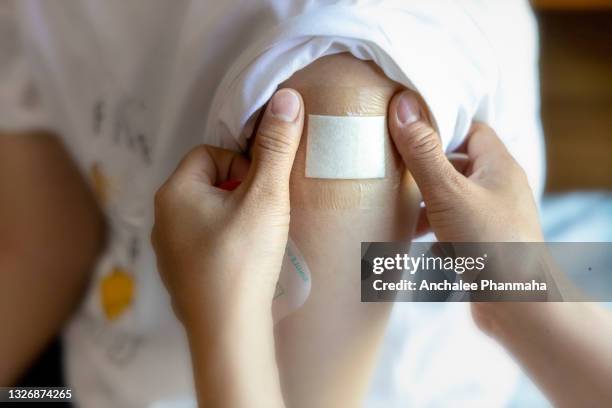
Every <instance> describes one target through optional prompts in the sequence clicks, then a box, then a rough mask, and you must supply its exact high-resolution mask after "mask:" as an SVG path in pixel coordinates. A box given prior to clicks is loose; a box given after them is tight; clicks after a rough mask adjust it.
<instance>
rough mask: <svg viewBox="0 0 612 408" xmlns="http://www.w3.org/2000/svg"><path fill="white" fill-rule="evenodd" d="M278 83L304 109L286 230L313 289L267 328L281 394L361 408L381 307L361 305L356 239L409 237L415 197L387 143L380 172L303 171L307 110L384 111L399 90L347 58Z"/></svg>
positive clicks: (382, 318)
mask: <svg viewBox="0 0 612 408" xmlns="http://www.w3.org/2000/svg"><path fill="white" fill-rule="evenodd" d="M284 86H288V87H291V88H293V89H296V90H297V91H298V92H300V93H301V94H302V97H303V99H304V106H305V113H306V117H305V125H304V133H303V135H302V139H301V142H300V147H299V149H298V151H297V156H296V159H295V163H294V166H293V172H292V176H291V228H290V232H289V235H290V237H291V239H292V240H293V241H294V242H295V243H296V245H297V247H298V248H299V250H300V252H301V253H302V254H303V255H304V258H305V260H306V263H307V264H308V266H309V269H310V272H311V274H312V286H311V292H310V295H309V297H308V299H307V300H306V303H305V304H304V305H303V306H302V307H301V308H300V309H298V310H297V311H295V312H294V313H293V314H291V315H289V316H287V317H286V318H285V319H283V320H281V321H280V322H278V323H277V325H276V327H275V329H276V346H277V356H278V361H279V370H280V376H281V383H282V386H283V393H284V396H285V401H286V402H287V405H288V406H290V407H313V406H316V407H337V406H343V407H352V406H361V405H362V403H363V398H364V396H365V393H366V391H367V389H368V386H369V383H370V378H371V375H372V372H373V369H374V365H375V363H376V357H377V352H378V349H379V346H380V342H381V340H382V337H383V334H384V331H385V328H386V324H387V318H388V315H389V311H390V305H389V304H366V303H361V302H360V282H361V280H360V256H361V252H360V251H361V245H360V242H361V241H397V240H400V239H409V238H410V235H411V233H412V231H413V228H414V222H415V220H416V205H417V199H418V198H417V197H418V194H417V192H416V188H415V186H414V184H413V183H412V184H411V179H410V177H409V176H407V174H406V173H405V172H404V167H403V165H402V164H401V160H400V159H399V156H398V155H397V153H396V152H395V151H394V149H393V148H392V143H391V142H390V139H387V140H386V142H387V144H386V163H385V164H386V176H385V177H384V178H370V179H356V180H355V179H321V178H309V177H306V175H305V161H306V159H307V158H306V150H307V149H306V146H307V143H308V127H309V117H308V115H313V114H314V115H324V116H382V117H386V115H387V106H388V103H389V101H390V99H391V97H392V95H393V94H394V93H395V92H396V91H397V90H398V89H401V86H400V85H399V84H397V83H395V82H393V81H391V80H389V79H388V78H387V77H386V76H385V75H384V73H382V71H381V70H379V69H378V68H377V67H376V66H375V64H373V63H371V62H365V61H360V60H357V59H355V58H353V57H352V56H350V55H348V54H340V55H334V56H330V57H325V58H322V59H320V60H317V61H315V62H314V63H313V64H311V65H310V66H308V67H306V68H305V69H304V70H302V71H300V72H298V73H296V74H295V75H294V76H293V77H292V78H290V79H289V80H288V81H287V82H286V83H285V84H284ZM383 137H384V136H383ZM311 159H312V158H311ZM343 159H344V160H356V158H355V157H343ZM406 185H408V188H406V189H405V190H404V189H403V188H399V187H400V186H406ZM410 186H412V188H411V187H410ZM404 192H407V194H406V195H405V196H404V194H403V193H404Z"/></svg>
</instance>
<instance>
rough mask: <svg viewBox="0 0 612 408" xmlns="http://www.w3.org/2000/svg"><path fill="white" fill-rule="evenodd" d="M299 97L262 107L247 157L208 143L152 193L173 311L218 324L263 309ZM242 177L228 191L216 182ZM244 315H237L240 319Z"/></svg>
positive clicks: (286, 93) (283, 209)
mask: <svg viewBox="0 0 612 408" xmlns="http://www.w3.org/2000/svg"><path fill="white" fill-rule="evenodd" d="M302 106H303V103H302V99H301V96H300V95H299V94H298V93H297V92H295V91H293V90H289V89H284V90H281V91H279V92H277V93H276V95H275V96H274V97H273V99H272V101H271V102H270V104H269V105H268V107H267V109H266V111H265V114H264V116H263V119H262V121H261V124H260V126H259V130H258V133H257V135H256V138H255V141H254V143H255V145H254V147H253V161H252V163H250V162H249V161H248V160H247V159H246V158H245V157H243V156H241V155H240V154H238V153H235V152H231V151H227V150H222V149H218V148H215V147H211V146H200V147H197V148H195V149H194V150H192V151H191V152H190V153H189V154H188V155H187V156H186V157H185V158H184V159H183V161H182V162H181V163H180V164H179V166H178V168H177V169H176V171H175V172H174V174H172V176H171V177H170V178H169V179H168V181H166V183H165V184H164V185H163V186H162V187H161V188H160V189H159V191H158V192H157V194H156V196H155V226H154V228H153V232H152V236H151V240H152V243H153V246H154V249H155V252H156V254H157V262H158V267H159V271H160V273H161V275H162V278H163V280H164V283H165V285H166V287H167V289H168V291H169V292H170V295H171V297H172V300H173V305H174V308H175V312H176V313H177V315H178V316H179V318H180V319H181V320H182V322H183V323H184V324H185V325H186V326H189V325H190V324H192V323H193V322H196V321H197V322H198V324H205V325H207V326H210V328H216V326H217V325H218V323H219V322H221V321H223V320H228V319H229V320H230V321H232V320H233V319H242V320H245V319H248V318H249V317H252V314H253V313H261V314H269V313H270V307H271V302H272V297H273V294H274V290H275V285H276V281H277V279H278V275H279V271H280V269H281V264H282V258H283V255H284V251H285V245H286V243H287V235H288V231H289V176H290V173H291V168H292V165H293V160H294V157H295V153H296V150H297V147H298V145H299V142H300V136H301V134H302V126H303V108H302ZM228 180H244V181H243V182H242V183H241V185H240V186H239V187H238V188H237V189H235V190H234V191H231V192H229V191H225V190H222V189H220V188H218V187H216V186H218V185H219V184H221V183H223V182H226V181H228ZM241 316H242V317H241Z"/></svg>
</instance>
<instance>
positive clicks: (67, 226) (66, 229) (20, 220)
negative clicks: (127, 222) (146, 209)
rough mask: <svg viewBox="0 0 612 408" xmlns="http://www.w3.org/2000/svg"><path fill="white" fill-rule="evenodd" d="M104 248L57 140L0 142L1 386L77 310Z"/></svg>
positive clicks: (88, 197)
mask: <svg viewBox="0 0 612 408" xmlns="http://www.w3.org/2000/svg"><path fill="white" fill-rule="evenodd" d="M103 245H104V219H103V216H102V214H101V212H100V211H99V209H98V207H97V205H96V202H95V199H94V197H93V194H92V193H91V191H90V190H89V189H88V187H87V185H86V184H85V182H84V180H83V179H82V178H81V176H80V174H79V172H78V170H77V168H76V167H75V166H74V164H73V163H72V161H71V159H70V157H69V156H68V154H67V152H66V151H65V150H64V148H63V147H62V145H61V144H60V143H59V141H58V140H57V138H56V137H55V136H53V135H51V134H48V133H43V132H32V133H27V134H6V133H5V134H0V271H2V273H0V310H2V311H3V312H2V313H0V327H2V336H0V361H2V364H0V385H3V386H9V385H11V384H14V383H15V382H16V381H17V380H18V379H19V376H20V375H21V374H22V373H23V371H24V370H25V369H26V368H27V367H28V365H29V364H30V363H31V362H32V360H33V359H34V358H35V357H36V356H37V355H38V353H39V352H40V351H41V350H42V349H43V348H44V347H45V345H46V344H47V343H48V342H49V341H50V340H51V339H52V338H53V337H54V336H55V335H56V334H57V333H58V331H59V330H60V328H61V326H62V325H63V323H64V322H65V321H66V320H67V318H68V317H69V316H70V314H71V313H72V312H73V311H74V310H75V308H76V307H77V305H78V302H79V300H80V298H81V296H82V294H83V291H84V288H85V285H86V283H87V280H88V278H89V276H90V272H91V268H92V266H93V263H94V261H95V258H96V256H97V254H98V253H99V252H100V250H101V249H102V247H103ZM9 311H10V312H9ZM33 322H36V323H35V324H34V323H33Z"/></svg>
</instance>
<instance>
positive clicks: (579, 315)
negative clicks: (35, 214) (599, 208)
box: [153, 93, 612, 406]
mask: <svg viewBox="0 0 612 408" xmlns="http://www.w3.org/2000/svg"><path fill="white" fill-rule="evenodd" d="M269 109H270V108H269ZM269 109H268V110H269ZM266 112H267V111H266ZM422 118H423V114H422V112H421V110H420V108H419V105H418V104H417V103H415V100H414V95H411V94H406V93H401V94H399V95H397V96H396V97H394V98H393V100H392V102H391V105H390V109H389V125H390V130H391V135H392V138H393V142H394V144H395V146H396V147H397V149H398V151H399V152H400V154H401V157H402V159H403V161H404V163H405V165H406V167H407V168H408V169H409V170H410V171H411V173H412V174H413V175H414V179H415V181H416V183H417V184H418V186H419V188H420V190H421V191H422V193H423V197H424V200H425V205H426V209H425V212H424V215H425V219H426V220H427V222H426V223H424V224H427V225H426V226H427V228H431V230H433V231H434V232H435V233H436V235H437V237H438V238H439V239H440V240H450V239H457V240H458V241H462V240H463V241H472V242H478V241H483V240H486V241H489V240H493V241H512V240H519V239H520V240H526V241H530V240H531V241H538V240H541V239H542V234H541V229H540V226H539V224H538V218H537V210H536V207H535V204H533V198H532V195H531V191H530V189H529V187H528V184H527V181H526V177H525V175H524V172H523V171H522V170H521V169H520V167H519V166H518V165H517V163H516V162H515V161H514V159H513V158H512V156H511V155H510V154H509V153H508V151H507V150H506V149H505V147H504V146H503V144H502V143H501V141H500V140H499V139H498V138H497V136H496V135H495V132H494V131H493V130H491V129H490V128H488V127H486V126H484V125H475V126H474V127H473V129H472V131H471V132H470V135H469V137H468V142H467V146H466V151H467V161H468V163H467V165H466V166H464V167H463V169H464V170H463V171H462V172H461V173H460V172H458V171H457V170H455V169H454V167H453V166H452V165H451V163H450V162H449V161H448V160H447V159H446V157H445V156H444V154H443V151H442V147H441V144H440V138H439V137H438V135H437V134H436V133H435V131H434V130H433V129H432V128H431V126H429V124H428V122H427V121H424V120H422ZM270 123H274V121H270V119H269V117H268V116H267V113H266V115H264V118H263V120H262V126H260V130H259V133H258V135H257V138H258V139H259V142H257V141H256V143H255V148H254V154H253V160H254V162H255V163H257V161H258V160H261V157H265V155H262V154H261V153H258V152H261V151H262V146H268V147H270V146H274V147H275V148H274V149H272V150H273V154H272V155H271V156H268V157H269V158H270V159H271V160H273V159H274V155H275V154H277V155H278V154H280V156H277V157H276V158H277V159H278V163H279V166H278V167H277V168H274V166H272V165H270V166H263V167H262V166H255V167H254V170H252V171H250V172H249V174H257V173H259V174H262V175H263V174H265V175H266V176H265V177H262V178H260V180H261V179H264V180H266V179H268V178H271V179H272V180H274V182H273V183H272V184H269V185H268V186H267V187H265V188H258V187H253V186H252V184H253V180H256V179H257V177H252V176H249V177H247V178H246V180H247V181H246V183H243V185H241V187H240V188H239V189H238V190H236V191H235V192H233V193H228V192H224V191H221V190H219V189H215V188H214V187H212V185H213V184H214V183H215V182H219V181H223V180H227V179H230V178H232V179H233V178H237V177H241V175H240V174H237V173H239V172H238V171H237V170H233V169H236V168H237V167H241V166H242V167H244V166H243V165H246V166H248V163H245V162H244V161H242V163H243V165H241V166H234V165H231V164H228V163H232V162H236V163H238V162H241V159H237V158H232V157H233V156H232V155H234V154H233V153H231V152H224V153H223V152H219V151H217V150H215V149H213V148H210V147H203V148H200V149H199V151H200V152H199V153H198V152H197V151H196V152H194V153H192V154H191V155H190V156H191V158H190V156H188V158H187V159H186V160H185V162H184V163H182V164H181V166H179V169H178V170H177V172H176V173H175V175H173V176H172V177H171V178H170V180H169V181H168V183H167V184H166V185H165V186H164V187H163V188H162V190H161V191H160V194H159V195H158V197H157V201H156V209H157V214H156V229H155V230H154V233H153V239H154V242H155V243H156V245H155V247H156V252H157V255H158V261H159V263H160V270H161V271H162V274H163V276H164V279H165V281H166V284H167V286H168V289H169V292H170V294H171V296H172V298H173V299H174V301H175V305H176V309H177V314H178V315H179V316H182V319H183V322H184V324H185V327H186V329H187V332H188V333H189V336H190V339H191V347H192V354H193V358H194V369H195V376H196V385H197V388H198V393H199V395H200V402H208V401H209V400H212V401H216V402H218V401H223V402H230V403H229V404H224V406H225V405H228V406H282V405H283V404H284V402H283V400H282V397H281V395H280V389H279V388H280V387H279V379H278V377H277V372H276V371H275V370H276V362H275V358H274V355H273V354H274V353H272V352H271V351H270V350H271V349H272V348H273V347H274V345H273V343H274V338H273V336H272V324H271V317H270V306H271V298H270V293H271V286H272V285H270V287H269V288H268V292H266V291H264V290H262V291H256V292H254V291H250V290H246V289H242V290H241V285H238V286H237V287H236V285H227V282H228V278H227V275H228V274H229V278H230V281H231V280H233V281H239V280H241V279H242V280H244V281H247V282H253V279H254V278H253V277H254V276H258V274H259V275H263V276H265V281H267V282H272V281H274V279H275V278H276V277H277V276H278V272H279V269H280V263H281V259H282V248H284V245H285V243H286V234H287V233H288V231H289V223H288V222H287V218H288V215H287V214H288V212H287V208H286V205H287V204H288V197H289V183H288V175H289V173H290V167H291V166H290V163H292V161H293V157H294V155H295V151H296V150H297V139H299V136H297V135H298V134H299V132H300V129H299V126H298V127H291V126H290V127H288V128H287V127H285V126H284V125H281V126H277V127H276V130H271V129H274V126H273V127H270ZM277 125H278V123H277ZM262 129H263V130H262ZM283 129H284V130H283ZM283 134H284V136H283ZM271 135H273V140H274V142H273V143H269V142H268V141H269V136H271ZM256 140H257V139H256ZM281 140H284V142H280V141H281ZM288 146H291V147H290V148H289V147H288ZM277 147H282V148H280V149H279V148H277ZM287 152H291V153H287ZM223 157H225V159H223ZM228 157H230V158H231V159H228ZM258 158H259V159H258ZM258 168H259V169H260V170H257V169H258ZM262 168H263V169H268V170H267V171H268V172H266V170H261V169H262ZM186 169H188V170H189V169H190V170H189V171H186ZM500 179H501V180H504V182H500V181H499V180H500ZM180 186H183V187H182V188H179V187H180ZM203 186H206V187H205V188H203ZM187 187H189V188H187ZM198 190H199V191H198ZM194 191H195V192H194ZM251 191H255V193H251ZM262 191H266V192H267V194H262V195H257V194H261V192H262ZM190 192H194V193H193V194H192V193H190ZM249 196H253V197H257V200H249V199H247V197H249ZM509 196H512V197H514V198H515V200H513V201H518V202H520V203H522V204H521V205H518V206H516V205H513V204H509V203H510V200H507V198H508V197H509ZM449 197H450V199H451V200H452V201H453V202H454V203H455V205H453V206H448V205H447V204H446V202H447V200H448V199H449ZM504 198H505V199H504ZM255 201H259V202H260V203H261V204H256V203H255ZM491 208H495V209H496V211H495V213H494V214H493V215H491V214H492V212H491V211H490V209H491ZM279 209H282V210H280V213H282V214H284V216H282V217H281V220H282V221H281V222H279V221H278V218H275V217H273V218H269V217H270V214H277V215H278V214H279V212H278V211H279ZM179 210H182V211H179ZM184 211H185V212H187V215H179V214H183V212H184ZM243 213H246V214H248V215H249V216H247V217H242V216H241V214H243ZM177 217H187V219H182V218H177ZM228 219H229V220H232V219H240V220H241V221H240V224H241V225H240V227H237V226H236V223H234V222H232V223H230V224H229V225H228V224H227V223H224V222H223V221H224V220H228ZM181 220H182V221H183V222H180V221H181ZM260 220H261V222H260ZM219 224H225V225H219ZM279 229H280V230H282V231H283V232H282V233H279V232H278V231H279ZM267 230H269V232H270V234H271V235H270V236H271V237H275V238H274V239H272V240H268V239H265V240H263V241H262V242H264V244H263V245H264V247H259V245H261V243H260V242H257V239H254V238H261V237H264V236H266V234H264V232H266V231H267ZM211 232H212V233H217V234H222V236H223V237H224V238H225V239H223V240H218V239H215V240H213V241H212V242H210V243H208V245H206V244H205V243H206V242H207V241H206V237H207V236H209V235H210V233H211ZM213 236H219V235H213ZM161 237H163V238H164V239H163V240H162V239H160V238H161ZM177 238H178V239H177ZM186 238H189V239H190V240H189V241H185V239H186ZM245 240H246V241H247V243H249V244H253V243H255V244H256V246H257V250H258V253H257V254H258V256H255V257H252V258H249V259H250V260H251V262H249V263H248V264H246V263H241V262H238V263H235V261H234V260H233V259H234V258H233V257H231V256H218V254H219V253H222V254H223V253H227V254H232V253H234V250H235V248H232V247H231V245H232V244H231V243H232V242H234V241H236V242H239V243H241V242H243V241H245ZM276 241H278V242H276ZM185 242H193V243H194V244H193V245H185ZM266 245H277V246H279V247H280V248H281V249H278V248H276V247H272V246H271V247H269V248H268V250H265V249H266V248H265V246H266ZM228 246H230V247H229V249H228ZM239 247H240V250H242V251H246V254H247V255H249V254H250V252H249V251H250V248H249V247H248V245H239ZM219 251H221V252H219ZM270 257H272V258H270ZM274 259H276V260H274ZM164 265H165V266H164ZM207 265H209V267H206V266H207ZM253 268H255V269H257V270H258V271H257V274H256V273H254V270H253ZM218 271H223V272H224V273H223V274H220V273H215V272H218ZM508 273H510V271H508ZM200 281H205V282H207V284H206V285H200V284H198V282H200ZM194 282H195V283H194ZM211 287H213V288H214V290H211ZM263 287H265V285H264V286H263ZM237 291H238V292H237ZM262 293H264V294H265V295H263V296H260V295H261V294H262ZM257 294H259V295H257ZM230 295H232V296H234V298H236V299H243V300H242V301H240V302H235V301H234V303H232V304H227V303H225V300H227V299H228V298H229V297H230ZM240 295H242V298H241V297H240ZM194 299H199V300H194ZM202 302H204V303H202ZM231 305H233V307H230V306H231ZM241 306H245V307H241ZM203 307H204V309H203ZM203 310H210V311H211V313H202V311H203ZM228 311H229V312H228ZM232 311H233V312H232ZM202 315H203V316H210V317H209V318H206V319H203V318H201V316H202ZM217 315H219V316H220V317H221V318H222V319H218V318H215V316H217ZM473 315H474V319H475V321H476V323H477V324H478V326H479V327H480V328H481V329H482V330H484V331H485V332H486V333H489V334H490V335H492V336H493V337H494V338H496V339H497V340H498V341H499V342H500V343H501V344H502V345H503V346H505V347H506V349H507V350H508V351H509V352H510V353H512V354H513V355H514V356H515V358H517V360H518V361H519V362H520V363H521V364H522V365H523V367H524V368H525V370H526V371H527V372H528V373H529V375H530V376H531V377H532V378H533V380H534V381H535V382H536V383H537V384H538V385H539V386H540V387H541V389H542V390H543V391H544V392H545V393H546V395H547V396H548V397H549V398H550V399H551V401H553V402H554V403H555V404H557V405H559V406H607V405H609V404H610V402H611V401H612V395H611V394H610V387H609V384H608V379H609V378H611V376H612V357H611V355H610V353H611V352H610V348H609V339H610V337H611V335H612V316H610V313H609V312H607V311H604V310H602V309H601V308H598V307H597V306H595V305H590V304H580V303H539V304H532V303H507V304H506V303H478V304H473ZM211 322H213V324H211ZM215 322H216V323H215ZM219 322H224V323H223V324H222V325H219ZM593 328H597V330H595V331H594V330H593ZM237 333H238V334H240V335H241V337H240V339H241V341H238V342H236V341H228V342H227V343H222V342H219V341H217V342H216V343H215V341H214V340H215V339H217V340H219V339H228V340H229V339H233V338H235V337H234V336H235V335H236V334H237ZM211 342H212V344H217V345H218V346H217V347H210V344H211ZM221 344H225V346H221ZM258 347H259V348H258ZM253 354H257V355H258V358H259V360H260V361H259V363H260V365H254V364H253V360H252V358H249V357H252V356H253ZM228 361H229V362H230V363H227V362H228ZM207 367H209V369H210V370H211V371H214V370H218V371H217V375H216V376H206V375H202V372H205V371H206V368H207ZM220 378H221V380H220ZM262 378H268V379H270V378H272V379H274V381H273V383H274V385H273V386H271V387H269V388H263V389H262V388H259V387H252V386H251V387H249V386H248V384H249V383H251V384H256V385H261V384H260V381H261V379H262ZM269 384H270V383H269ZM220 385H221V386H220ZM223 385H224V386H223ZM203 395H207V396H209V397H208V398H209V399H206V398H203V397H202V396H203ZM237 395H239V396H240V398H238V397H236V396H237ZM288 405H289V404H288Z"/></svg>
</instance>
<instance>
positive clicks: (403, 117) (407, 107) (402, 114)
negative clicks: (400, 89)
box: [397, 91, 421, 125]
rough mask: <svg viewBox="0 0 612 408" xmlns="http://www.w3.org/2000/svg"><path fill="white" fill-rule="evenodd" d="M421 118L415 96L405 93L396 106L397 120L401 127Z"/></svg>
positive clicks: (419, 107)
mask: <svg viewBox="0 0 612 408" xmlns="http://www.w3.org/2000/svg"><path fill="white" fill-rule="evenodd" d="M420 118H421V106H420V105H419V101H418V100H417V98H416V96H414V95H413V94H412V93H410V92H408V91H405V92H404V93H402V95H401V96H400V100H399V103H398V104H397V120H398V121H399V123H400V124H402V125H409V124H411V123H414V122H416V121H417V120H419V119H420Z"/></svg>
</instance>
